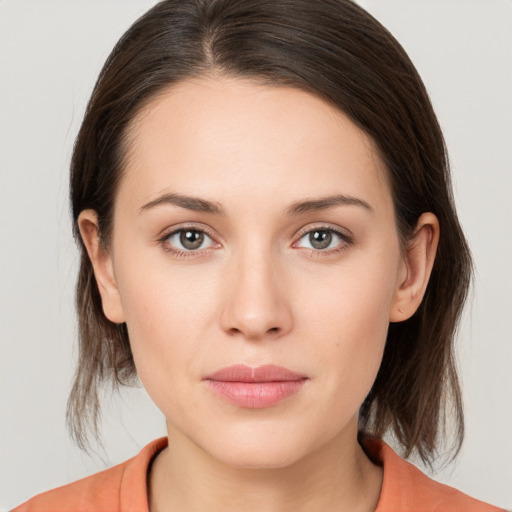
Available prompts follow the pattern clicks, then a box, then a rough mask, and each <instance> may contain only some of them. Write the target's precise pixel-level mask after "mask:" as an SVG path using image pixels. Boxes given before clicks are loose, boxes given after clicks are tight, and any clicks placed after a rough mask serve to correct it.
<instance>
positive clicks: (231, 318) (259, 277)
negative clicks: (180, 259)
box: [221, 240, 292, 339]
mask: <svg viewBox="0 0 512 512" xmlns="http://www.w3.org/2000/svg"><path fill="white" fill-rule="evenodd" d="M283 271H284V269H283V264H282V262H281V261H280V258H279V255H278V254H276V251H275V250H274V249H273V248H272V247H271V246H270V245H269V244H268V245H266V244H264V243H262V242H261V241H257V240H252V241H250V242H248V243H245V244H244V245H243V246H241V247H239V248H238V250H236V251H234V252H233V254H232V255H231V258H230V262H229V264H228V268H227V274H228V275H227V278H226V282H225V285H226V289H225V290H224V292H225V301H224V303H223V311H222V314H221V323H222V327H223V329H224V330H225V331H227V332H229V333H230V334H235V333H238V334H242V335H244V336H245V337H247V338H251V339H258V338H263V337H265V336H269V335H273V336H279V335H282V334H284V333H286V332H288V331H289V330H290V328H291V325H292V318H291V309H290V304H289V303H288V298H287V294H286V285H285V279H286V277H285V272H283Z"/></svg>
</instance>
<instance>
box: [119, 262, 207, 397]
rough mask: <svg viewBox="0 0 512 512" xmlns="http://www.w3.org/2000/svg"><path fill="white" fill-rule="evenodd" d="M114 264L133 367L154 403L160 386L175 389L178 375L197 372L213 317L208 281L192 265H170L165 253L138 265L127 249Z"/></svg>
mask: <svg viewBox="0 0 512 512" xmlns="http://www.w3.org/2000/svg"><path fill="white" fill-rule="evenodd" d="M162 260H163V261H162ZM118 268H119V272H118V284H119V289H120V293H121V298H122V303H123V309H124V311H125V316H126V324H127V328H128V332H129V337H130V345H131V348H132V353H133V357H134V361H135V365H136V368H137V373H138V375H139V378H140V380H141V382H142V383H143V385H144V387H145V388H146V389H147V390H148V392H149V394H150V395H151V396H152V398H153V399H154V400H155V402H157V405H158V403H159V402H161V401H162V399H161V398H162V397H161V395H162V393H165V394H166V395H167V392H166V391H165V389H170V388H173V389H176V386H182V385H183V383H184V381H183V375H186V376H187V377H190V376H192V377H194V376H196V375H197V373H198V372H199V368H200V361H201V356H200V357H197V356H198V354H201V350H200V349H201V347H200V346H199V344H200V341H201V340H204V339H207V331H208V327H209V324H210V323H211V322H210V321H209V320H210V318H211V317H212V311H211V310H212V307H213V301H212V296H213V295H214V293H213V290H212V289H211V288H212V286H211V284H210V285H209V282H208V281H206V282H205V281H204V280H202V281H199V280H198V278H197V275H196V273H194V272H193V270H192V267H190V271H189V272H187V271H185V272H183V269H181V271H179V272H177V271H175V270H173V268H172V266H171V265H169V263H168V262H166V261H165V258H158V260H156V259H155V261H152V262H150V261H148V260H147V259H146V261H144V265H139V263H138V261H137V259H136V257H135V255H133V253H132V258H130V264H129V266H128V265H127V264H124V262H123V263H121V262H120V264H119V265H118ZM134 269H135V271H134ZM140 269H145V270H144V271H141V270H140ZM180 376H181V378H180ZM182 381H183V382H182ZM162 384H166V385H167V384H168V385H169V386H168V387H167V386H162ZM169 397H170V398H171V399H172V395H171V394H169V396H167V397H166V400H168V399H169Z"/></svg>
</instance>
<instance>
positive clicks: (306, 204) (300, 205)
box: [286, 194, 373, 215]
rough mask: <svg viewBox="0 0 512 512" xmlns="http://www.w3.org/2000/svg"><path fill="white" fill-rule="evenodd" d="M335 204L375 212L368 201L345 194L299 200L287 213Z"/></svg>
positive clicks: (319, 208) (292, 213)
mask: <svg viewBox="0 0 512 512" xmlns="http://www.w3.org/2000/svg"><path fill="white" fill-rule="evenodd" d="M334 206H360V207H362V208H364V209H366V210H368V211H369V212H371V213H373V208H372V207H371V206H370V205H369V204H368V203H367V202H366V201H363V200H362V199H359V198H357V197H353V196H347V195H344V194H336V195H333V196H327V197H320V198H318V199H308V200H306V201H297V202H296V203H293V204H292V205H291V206H290V207H289V208H288V209H287V210H286V213H287V215H300V214H302V213H307V212H313V211H319V210H326V209H328V208H332V207H334Z"/></svg>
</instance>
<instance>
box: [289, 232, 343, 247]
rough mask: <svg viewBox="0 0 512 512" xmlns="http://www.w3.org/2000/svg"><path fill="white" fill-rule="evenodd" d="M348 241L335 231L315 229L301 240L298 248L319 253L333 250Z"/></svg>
mask: <svg viewBox="0 0 512 512" xmlns="http://www.w3.org/2000/svg"><path fill="white" fill-rule="evenodd" d="M342 242H347V239H346V238H345V237H344V236H343V235H341V233H338V232H337V231H334V230H333V229H313V230H312V231H309V232H307V233H306V234H305V235H303V236H302V237H301V238H300V239H299V243H298V246H299V247H306V248H308V249H315V250H318V251H321V250H325V249H333V248H334V247H337V246H338V245H340V243H342Z"/></svg>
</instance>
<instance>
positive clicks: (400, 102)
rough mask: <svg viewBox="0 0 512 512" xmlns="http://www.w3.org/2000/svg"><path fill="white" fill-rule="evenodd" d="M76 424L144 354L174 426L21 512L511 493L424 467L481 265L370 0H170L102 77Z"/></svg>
mask: <svg viewBox="0 0 512 512" xmlns="http://www.w3.org/2000/svg"><path fill="white" fill-rule="evenodd" d="M71 195H72V204H73V214H74V222H75V224H74V227H75V232H76V235H77V239H78V240H79V243H80V244H81V248H82V261H81V268H80V275H79V282H78V288H77V301H78V313H79V320H80V360H79V365H78V371H77V375H76V380H75V384H74V387H73V390H72V394H71V397H70V406H69V420H70V424H71V426H72V428H73V431H74V434H75V437H76V438H77V440H78V441H79V443H82V444H85V433H86V431H87V427H88V424H89V423H92V426H93V427H94V426H95V424H96V419H97V414H98V410H99V409H98V408H99V404H98V399H97V396H98V395H97V393H98V390H99V389H100V387H101V386H102V385H104V384H105V383H106V382H108V381H112V380H113V381H114V382H118V383H124V382H129V381H130V380H132V379H134V378H135V376H137V377H138V378H139V379H140V380H141V382H142V383H143V385H144V386H145V388H146V390H147V391H148V393H149V395H150V396H151V398H152V399H153V401H154V402H155V403H156V404H157V406H158V407H159V408H160V409H161V410H162V412H163V413H164V415H165V417H166V420H167V430H168V436H167V437H166V438H163V439H159V440H157V441H155V442H153V443H151V444H150V445H149V446H148V447H146V448H145V449H144V450H143V451H142V452H141V454H139V455H138V456H137V457H136V458H134V459H132V460H130V461H128V462H127V463H125V464H122V465H120V466H116V467H115V468H112V469H111V470H108V471H106V472H103V473H100V474H97V475H93V476H92V477H90V478H88V479H85V480H82V481H80V482H76V483H74V484H70V485H69V486H66V487H64V488H60V489H57V490H54V491H50V492H49V493H46V494H43V495H41V496H38V497H36V498H34V499H33V500H30V501H29V502H27V503H26V504H24V505H22V506H20V507H19V508H18V509H16V510H20V511H23V510H94V511H96V510H148V509H149V510H151V511H152V512H153V511H155V510H162V511H165V510H187V511H189V510H190V511H193V510H205V509H208V510H217V509H218V510H230V509H242V508H243V509H244V510H251V509H253V508H254V509H256V508H257V509H258V510H261V509H264V510H267V509H274V510H324V511H328V510H344V509H346V510H366V511H370V510H372V511H373V510H378V511H386V510H482V511H485V510H489V511H491V510H497V509H496V508H494V507H492V506H490V505H485V504H483V503H481V502H478V501H476V500H473V499H471V498H469V497H467V496H465V495H463V494H462V493H458V492H457V491H454V490H453V489H450V488H447V487H445V486H441V485H440V484H437V483H435V482H433V481H432V480H430V479H428V478H427V477H426V476H424V475H422V474H421V473H419V471H418V470H416V469H415V468H414V467H413V466H411V465H410V464H409V463H407V462H405V461H404V460H402V459H400V458H399V457H398V456H397V455H396V454H394V453H393V452H392V451H391V450H390V448H388V447H387V446H386V445H385V444H384V443H383V442H382V441H380V440H379V439H380V438H381V437H382V436H383V434H384V433H386V432H391V433H393V434H394V435H395V436H396V437H397V439H398V441H399V443H400V444H401V445H402V447H403V449H404V456H408V455H410V454H413V453H417V454H418V455H419V456H420V457H421V458H422V459H423V460H424V461H426V462H428V461H432V460H433V458H434V456H435V452H436V448H437V447H438V445H439V443H440V442H441V440H442V439H441V438H442V432H443V424H444V420H445V411H446V410H447V409H446V408H447V403H449V404H450V406H452V407H453V410H454V411H455V420H454V421H455V424H456V426H457V429H456V430H457V443H458V444H459V445H460V442H461V441H462V435H463V420H462V406H461V399H460V390H459V386H458V380H457V374H456V372H455V368H454V364H453V348H452V341H453V334H454V330H455V328H456V325H457V322H458V319H459V316H460V313H461V310H462V306H463V304H464V300H465V297H466V293H467V288H468V285H469V279H470V274H471V261H470V257H469V252H468V249H467V246H466V242H465V239H464V236H463V234H462V232H461V229H460V226H459V223H458V221H457V217H456V214H455V211H454V208H453V201H452V197H451V189H450V183H449V174H448V166H447V162H446V156H445V150H444V142H443V138H442V135H441V132H440V130H439V126H438V124H437V121H436V118H435V115H434V113H433V110H432V107H431V105H430V102H429V100H428V97H427V95H426V92H425V90H424V87H423V85H422V83H421V80H420V78H419V77H418V75H417V73H416V71H415V70H414V67H413V66H412V64H411V63H410V61H409V59H408V58H407V56H406V55H405V53H404V52H403V50H402V49H401V47H400V46H399V45H398V43H397V42H396V41H395V40H394V39H393V38H392V37H391V36H390V35H389V33H388V32H387V31H385V29H384V28H383V27H382V26H380V25H379V24H378V23H377V22H376V21H375V20H374V19H372V18H371V17H370V16H369V15H368V14H366V13H365V12H364V11H363V10H361V9H360V8H359V7H357V6H356V5H354V4H352V3H351V2H348V1H329V0H326V1H322V2H308V1H305V0H302V1H297V0H296V1H278V2H275V1H272V2H271V1H268V0H267V1H263V0H259V1H253V0H251V1H244V2H234V1H185V2H184V1H165V2H162V3H160V4H158V5H157V6H156V7H155V8H153V9H152V10H151V11H149V12H148V13H147V14H146V15H145V16H143V17H142V18H141V19H140V20H139V21H138V22H136V23H135V25H134V26H133V27H132V28H131V29H130V30H129V31H128V32H127V33H126V34H125V36H123V38H122V39H121V40H120V42H119V43H118V45H117V46H116V48H115V49H114V51H113V52H112V54H111V56H110V57H109V59H108V60H107V63H106V64H105V67H104V69H103V71H102V73H101V75H100V77H99V80H98V83H97V85H96V87H95V90H94V92H93V95H92V98H91V101H90V104H89V107H88V110H87V113H86V116H85V118H84V121H83V124H82V128H81V130H80V133H79V135H78V138H77V142H76V146H75V150H74V155H73V161H72V169H71Z"/></svg>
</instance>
